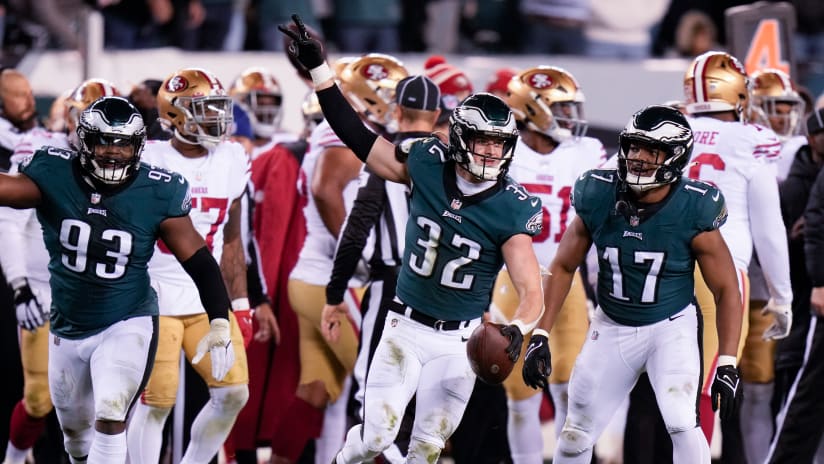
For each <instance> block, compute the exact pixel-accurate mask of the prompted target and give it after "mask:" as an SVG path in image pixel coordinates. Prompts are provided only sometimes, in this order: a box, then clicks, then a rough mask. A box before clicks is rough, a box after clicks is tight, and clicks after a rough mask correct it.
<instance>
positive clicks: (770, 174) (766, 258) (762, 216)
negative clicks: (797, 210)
mask: <svg viewBox="0 0 824 464" xmlns="http://www.w3.org/2000/svg"><path fill="white" fill-rule="evenodd" d="M748 190H749V191H748V193H747V196H748V198H747V204H748V205H749V213H750V230H751V232H752V240H753V245H754V246H755V251H756V252H757V253H758V259H759V261H760V262H761V268H762V269H763V271H764V277H765V279H766V281H767V287H768V288H769V290H770V296H771V297H772V298H773V299H774V300H775V302H776V303H778V304H790V303H792V299H793V292H792V286H791V284H790V257H789V251H788V247H787V232H786V230H785V229H784V221H783V220H782V219H781V201H780V199H779V197H778V182H777V180H776V176H775V168H774V166H771V168H768V167H766V166H765V169H756V170H755V171H754V172H753V176H752V178H751V179H750V182H749V187H748Z"/></svg>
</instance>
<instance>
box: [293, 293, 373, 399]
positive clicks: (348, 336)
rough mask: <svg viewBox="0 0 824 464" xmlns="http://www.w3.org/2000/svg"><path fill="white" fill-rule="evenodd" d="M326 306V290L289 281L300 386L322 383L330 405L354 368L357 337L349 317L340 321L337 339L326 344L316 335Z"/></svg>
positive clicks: (320, 335) (318, 334)
mask: <svg viewBox="0 0 824 464" xmlns="http://www.w3.org/2000/svg"><path fill="white" fill-rule="evenodd" d="M325 303H326V287H323V286H319V285H311V284H307V283H306V282H303V281H300V280H295V279H290V280H289V304H291V305H292V309H294V311H295V314H297V316H298V327H299V329H300V345H299V347H300V385H307V384H310V383H312V382H315V381H321V382H323V384H324V386H325V387H326V392H327V393H328V394H329V402H330V403H334V402H335V401H336V400H337V399H338V397H339V396H340V394H341V389H342V388H343V383H344V381H345V380H346V377H347V376H349V374H351V373H352V370H353V369H354V368H355V359H356V358H357V355H358V335H357V333H356V332H355V328H354V326H353V325H352V321H350V320H349V318H343V319H342V322H341V326H340V339H339V340H338V342H337V343H333V344H330V343H327V342H326V339H324V338H323V335H322V334H321V333H320V322H321V312H322V311H323V306H324V304H325Z"/></svg>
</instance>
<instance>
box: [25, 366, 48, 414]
mask: <svg viewBox="0 0 824 464" xmlns="http://www.w3.org/2000/svg"><path fill="white" fill-rule="evenodd" d="M23 406H24V407H25V409H26V413H28V414H29V415H30V416H31V417H34V418H37V419H39V418H41V417H46V415H47V414H48V413H50V412H51V410H52V402H51V395H50V394H49V382H48V380H47V379H46V378H45V376H44V378H43V379H41V380H30V381H29V382H26V387H25V391H24V395H23Z"/></svg>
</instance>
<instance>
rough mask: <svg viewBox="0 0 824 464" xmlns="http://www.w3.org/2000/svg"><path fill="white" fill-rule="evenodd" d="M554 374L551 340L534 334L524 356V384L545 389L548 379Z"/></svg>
mask: <svg viewBox="0 0 824 464" xmlns="http://www.w3.org/2000/svg"><path fill="white" fill-rule="evenodd" d="M550 372H552V356H551V355H550V354H549V339H548V338H547V337H546V336H544V335H540V334H533V335H532V337H531V338H530V339H529V346H528V347H527V348H526V354H525V355H524V369H523V372H522V374H523V376H524V383H525V384H527V386H529V387H531V388H540V389H542V390H543V389H545V388H546V386H547V378H548V377H549V373H550Z"/></svg>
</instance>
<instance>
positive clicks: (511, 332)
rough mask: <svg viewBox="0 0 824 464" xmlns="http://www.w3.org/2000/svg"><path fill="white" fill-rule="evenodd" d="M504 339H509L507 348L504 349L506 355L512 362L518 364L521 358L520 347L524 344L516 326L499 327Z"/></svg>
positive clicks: (519, 330)
mask: <svg viewBox="0 0 824 464" xmlns="http://www.w3.org/2000/svg"><path fill="white" fill-rule="evenodd" d="M501 333H502V334H503V335H504V337H509V346H508V347H506V354H507V355H508V356H509V360H510V361H512V362H518V357H519V356H521V346H523V344H524V336H523V334H522V333H521V329H519V328H518V326H517V325H505V326H503V327H501Z"/></svg>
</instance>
